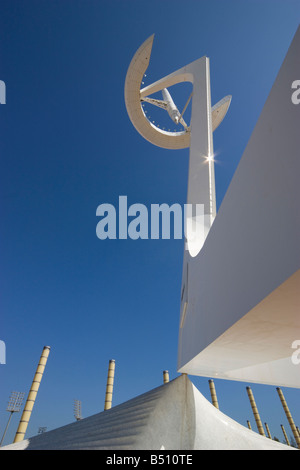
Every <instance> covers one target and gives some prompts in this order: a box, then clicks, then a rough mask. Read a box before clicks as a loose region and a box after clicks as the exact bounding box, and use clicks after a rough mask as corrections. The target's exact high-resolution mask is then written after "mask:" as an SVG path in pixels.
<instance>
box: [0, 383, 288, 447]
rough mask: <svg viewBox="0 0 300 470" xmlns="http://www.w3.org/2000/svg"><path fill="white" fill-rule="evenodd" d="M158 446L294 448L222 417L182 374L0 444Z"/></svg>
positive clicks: (31, 445) (30, 445) (226, 417)
mask: <svg viewBox="0 0 300 470" xmlns="http://www.w3.org/2000/svg"><path fill="white" fill-rule="evenodd" d="M161 449H165V450H292V448H291V447H288V446H286V445H284V444H280V443H278V442H275V441H272V440H270V439H268V438H266V437H264V436H261V435H260V434H258V433H256V432H254V431H250V430H249V429H248V428H246V427H244V426H242V425H240V424H239V423H237V422H235V421H234V420H232V419H231V418H229V417H228V416H226V415H224V414H223V413H222V412H221V411H219V410H218V409H217V408H215V407H214V406H213V405H212V404H211V403H210V402H208V401H207V400H206V399H205V398H204V397H203V395H201V393H200V392H199V391H198V390H197V389H196V388H195V386H194V385H193V384H192V383H191V382H190V380H189V379H188V377H187V376H186V375H181V376H179V377H178V378H176V379H175V380H173V381H171V382H169V383H167V384H164V385H162V386H161V387H158V388H156V389H154V390H151V391H150V392H148V393H145V394H143V395H140V396H138V397H136V398H134V399H132V400H129V401H128V402H126V403H123V404H121V405H118V406H116V407H114V408H111V409H110V410H107V411H103V412H102V413H99V414H96V415H94V416H91V417H89V418H85V419H83V420H81V421H77V422H74V423H71V424H69V425H67V426H64V427H61V428H59V429H55V430H53V431H49V432H46V433H43V434H39V435H37V436H35V437H32V438H31V439H26V440H24V441H22V442H19V443H16V444H12V445H8V446H5V447H2V448H1V450H119V451H121V450H134V451H138V450H158V451H159V450H161ZM133 455H138V454H134V453H133Z"/></svg>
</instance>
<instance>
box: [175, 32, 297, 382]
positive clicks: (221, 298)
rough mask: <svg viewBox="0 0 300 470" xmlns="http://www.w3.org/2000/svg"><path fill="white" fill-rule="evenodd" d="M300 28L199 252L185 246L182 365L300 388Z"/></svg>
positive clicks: (205, 372)
mask: <svg viewBox="0 0 300 470" xmlns="http://www.w3.org/2000/svg"><path fill="white" fill-rule="evenodd" d="M299 57H300V28H298V31H297V33H296V35H295V37H294V40H293V42H292V44H291V46H290V49H289V51H288V53H287V56H286V58H285V60H284V62H283V64H282V66H281V69H280V71H279V73H278V76H277V78H276V81H275V83H274V85H273V87H272V89H271V92H270V94H269V97H268V99H267V101H266V103H265V106H264V108H263V110H262V113H261V116H260V118H259V120H258V122H257V125H256V127H255V129H254V131H253V134H252V136H251V139H250V141H249V143H248V145H247V148H246V150H245V152H244V154H243V156H242V158H241V161H240V164H239V166H238V168H237V171H236V173H235V175H234V178H233V180H232V182H231V184H230V187H229V189H228V191H227V194H226V195H225V198H224V200H223V203H222V205H221V208H220V210H219V212H218V215H217V217H216V219H215V221H214V224H213V226H212V228H211V230H210V232H209V235H208V237H207V239H206V241H205V244H204V246H203V248H202V250H201V252H200V253H199V254H198V256H197V257H195V258H193V257H192V256H190V254H189V253H188V252H185V259H184V273H183V284H182V302H181V321H180V333H179V351H178V370H179V371H180V372H185V373H188V374H193V375H202V376H209V377H218V378H224V379H232V380H241V381H244V380H246V381H251V382H258V383H265V384H274V385H282V386H288V387H300V365H299V364H296V363H295V362H293V360H292V355H293V352H294V350H293V349H292V345H293V344H295V341H296V340H300V271H299V267H300V249H299V240H300V217H299V204H300V185H299V176H300V158H299V149H300V105H299V104H294V102H293V100H292V94H293V87H292V84H293V83H295V80H296V79H299V77H300V60H299Z"/></svg>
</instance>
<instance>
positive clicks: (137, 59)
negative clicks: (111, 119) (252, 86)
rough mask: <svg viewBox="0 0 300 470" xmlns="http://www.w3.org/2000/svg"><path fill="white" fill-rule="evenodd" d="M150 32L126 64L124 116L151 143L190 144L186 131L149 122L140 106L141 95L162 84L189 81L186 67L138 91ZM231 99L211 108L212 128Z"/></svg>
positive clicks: (149, 48) (177, 146)
mask: <svg viewBox="0 0 300 470" xmlns="http://www.w3.org/2000/svg"><path fill="white" fill-rule="evenodd" d="M153 40H154V34H153V35H152V36H150V37H149V38H148V39H147V40H146V41H145V42H144V43H143V44H142V45H141V46H140V47H139V49H138V50H137V51H136V53H135V54H134V56H133V58H132V60H131V62H130V65H129V67H128V71H127V75H126V79H125V88H124V95H125V105H126V109H127V113H128V116H129V118H130V120H131V122H132V124H133V126H134V127H135V128H136V130H137V131H138V132H139V133H140V134H141V135H142V136H143V137H144V139H146V140H148V141H149V142H151V143H152V144H154V145H157V146H158V147H162V148H166V149H182V148H187V147H189V146H190V131H189V130H184V131H180V132H167V131H164V130H162V129H160V128H159V127H157V126H155V125H154V124H153V123H151V122H150V121H149V120H148V119H147V117H146V115H145V113H144V110H143V108H142V105H141V98H142V97H146V96H147V95H150V94H152V93H155V92H156V91H159V90H161V89H163V88H165V87H166V86H171V85H174V84H176V83H180V82H182V81H189V82H192V83H193V75H192V74H191V73H190V72H189V71H188V67H187V66H186V67H183V68H182V69H180V70H178V71H176V72H174V73H173V74H170V75H168V76H167V77H164V78H163V79H161V80H159V81H158V82H156V83H155V84H152V85H149V86H148V87H146V88H144V89H142V90H141V83H142V79H143V76H144V74H145V72H146V70H147V68H148V66H149V62H150V57H151V51H152V45H153ZM230 102H231V96H226V97H225V98H223V99H222V100H221V101H219V102H218V103H217V104H216V105H215V106H214V107H213V108H212V110H211V111H212V129H213V131H214V130H215V129H216V128H217V127H218V126H219V124H220V123H221V122H222V120H223V119H224V117H225V114H226V113H227V110H228V108H229V105H230Z"/></svg>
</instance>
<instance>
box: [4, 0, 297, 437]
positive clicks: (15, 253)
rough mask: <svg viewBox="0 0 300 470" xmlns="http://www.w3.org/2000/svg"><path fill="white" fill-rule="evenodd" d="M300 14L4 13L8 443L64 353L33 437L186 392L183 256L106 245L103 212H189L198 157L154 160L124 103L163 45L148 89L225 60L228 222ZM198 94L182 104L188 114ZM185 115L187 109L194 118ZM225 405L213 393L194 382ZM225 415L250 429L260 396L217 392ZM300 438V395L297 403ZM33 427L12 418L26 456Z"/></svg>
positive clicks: (222, 153)
mask: <svg viewBox="0 0 300 470" xmlns="http://www.w3.org/2000/svg"><path fill="white" fill-rule="evenodd" d="M299 13H300V5H299V2H297V1H292V0H284V1H283V0H282V1H278V0H272V1H268V0H263V1H255V0H252V1H250V0H244V1H241V0H237V1H231V0H229V1H221V0H219V1H217V0H213V1H204V0H199V1H196V0H188V1H186V2H182V1H178V0H172V1H171V0H164V1H157V0H154V1H153V0H152V1H151V2H149V1H144V0H123V1H121V0H109V1H108V0H107V1H104V0H97V1H96V0H87V1H83V0H82V1H76V0H72V1H71V0H63V1H62V0H61V1H57V0H53V1H43V0H42V1H41V0H39V1H37V0H27V1H26V2H24V1H21V0H20V1H16V0H2V2H1V17H0V38H1V40H0V44H1V46H0V79H1V80H4V81H5V83H6V87H7V104H6V105H5V106H1V113H0V123H1V139H0V154H1V160H0V164H1V171H0V200H1V204H0V214H1V229H0V263H1V270H0V280H1V293H0V295H1V303H0V308H1V316H0V339H1V340H3V341H5V343H6V349H7V358H6V359H7V361H6V362H7V363H6V364H5V365H0V383H1V388H0V434H1V436H2V433H3V431H4V428H5V425H6V422H7V419H8V413H7V412H6V411H5V408H6V404H7V400H8V398H9V395H10V392H11V391H13V390H18V391H24V392H26V394H27V392H28V390H29V388H30V385H31V381H32V379H33V375H34V372H35V369H36V366H37V363H38V360H39V357H40V354H41V352H42V349H43V346H44V345H49V346H51V352H50V356H49V360H48V364H47V367H46V371H45V375H44V377H43V381H42V384H41V387H40V391H39V394H38V398H37V402H36V404H35V407H34V411H33V413H32V417H31V421H30V424H29V427H28V431H27V434H26V436H27V437H30V436H32V435H35V434H36V433H37V431H38V428H39V427H40V426H46V427H47V428H48V430H50V429H53V428H56V427H59V426H62V425H64V424H67V423H70V422H72V421H73V420H74V417H73V400H74V399H78V400H81V401H82V414H83V416H84V417H86V416H90V415H92V414H95V413H97V412H100V411H102V410H103V406H104V397H105V386H106V376H107V367H108V361H109V359H115V360H116V377H115V388H114V398H113V404H114V405H116V404H119V403H122V402H123V401H125V400H127V399H130V398H132V397H134V396H136V395H139V394H141V393H143V392H146V391H148V390H150V389H152V388H154V387H156V386H158V385H160V384H161V383H162V378H163V376H162V373H163V370H165V369H167V370H169V373H170V378H171V379H173V378H175V377H176V376H177V375H178V374H177V371H176V361H177V336H178V321H179V303H180V289H181V270H182V257H183V240H136V241H133V240H130V239H128V240H105V241H101V240H99V239H98V238H97V237H96V225H97V222H98V220H97V217H96V208H97V207H98V205H99V204H102V203H111V204H114V205H115V206H116V207H117V206H118V198H119V196H120V195H126V196H127V198H128V204H129V205H130V204H133V203H142V204H145V205H146V206H147V207H150V204H153V203H159V204H161V203H167V204H173V203H179V204H182V205H183V204H184V203H185V199H186V191H187V169H188V150H187V149H185V150H178V151H171V150H165V149H160V148H158V147H154V146H153V145H151V144H150V143H148V142H146V141H145V140H144V139H143V138H142V137H141V136H140V135H139V134H138V133H137V132H136V130H135V129H134V128H133V126H132V124H131V122H130V120H129V118H128V116H127V112H126V108H125V103H124V80H125V76H126V72H127V68H128V66H129V63H130V60H131V58H132V56H133V54H134V53H135V51H136V50H137V48H138V47H139V46H140V45H141V43H142V42H143V41H144V40H145V39H147V38H148V37H149V36H150V35H151V34H153V33H155V40H154V45H153V50H152V57H151V63H150V67H149V69H148V71H147V77H146V80H145V85H146V84H148V83H151V82H153V81H155V80H157V79H159V78H161V77H162V76H164V75H166V74H168V73H170V72H172V71H174V70H176V69H178V68H179V67H182V66H183V65H185V64H187V63H189V62H191V61H193V60H195V59H197V58H199V57H201V56H203V55H207V56H208V57H210V66H211V90H212V104H215V103H216V102H217V101H219V100H220V99H221V98H223V96H225V95H227V94H231V95H232V96H233V99H232V104H231V106H230V109H229V112H228V115H227V116H226V119H225V120H224V122H223V123H222V124H221V126H220V127H219V128H218V130H217V131H216V132H215V134H214V150H215V152H216V154H217V157H216V158H217V163H216V166H215V172H216V188H217V206H218V207H219V206H220V204H221V202H222V199H223V197H224V194H225V192H226V190H227V188H228V185H229V183H230V181H231V179H232V177H233V174H234V172H235V169H236V167H237V165H238V162H239V160H240V158H241V156H242V153H243V150H244V149H245V147H246V145H247V142H248V140H249V138H250V135H251V133H252V130H253V128H254V126H255V123H256V121H257V119H258V117H259V114H260V112H261V110H262V107H263V105H264V103H265V100H266V98H267V96H268V93H269V91H270V89H271V87H272V84H273V82H274V80H275V78H276V75H277V72H278V71H279V68H280V66H281V64H282V61H283V59H284V57H285V54H286V52H287V50H288V47H289V45H290V43H291V41H292V38H293V35H294V34H295V31H296V29H297V26H298V23H299ZM185 91H186V90H182V97H181V92H180V93H179V96H178V100H179V102H178V104H179V105H181V101H180V100H181V99H182V100H183V95H184V92H185ZM179 107H180V106H179ZM191 380H192V381H193V382H194V384H195V385H196V386H197V387H198V388H199V390H200V391H201V392H202V393H203V395H204V396H206V397H207V398H209V399H210V395H209V387H208V378H199V377H191ZM215 384H216V388H217V394H218V398H219V403H220V408H221V410H222V411H224V412H225V413H227V414H228V415H229V416H231V417H232V418H234V419H236V420H237V421H239V422H241V423H242V424H246V421H247V419H249V420H250V421H251V424H252V427H253V428H254V429H255V423H254V420H253V415H252V411H251V408H250V404H249V400H248V397H247V393H246V386H247V385H249V384H247V383H240V382H229V381H221V380H216V381H215ZM252 390H253V392H254V395H255V398H256V401H257V405H258V408H259V411H260V413H261V416H262V420H263V422H265V421H266V422H268V424H269V427H270V429H271V433H272V434H273V436H274V435H276V436H277V437H279V438H280V439H283V436H282V432H281V429H280V424H281V423H283V424H284V425H285V427H286V430H287V431H288V434H290V430H289V427H288V423H287V421H286V418H285V415H284V412H283V410H282V407H281V404H280V402H279V398H278V396H277V393H276V389H275V387H270V386H263V385H252ZM284 393H285V397H286V399H287V401H288V405H289V406H290V409H291V411H292V414H293V417H294V419H295V421H296V423H300V410H299V405H298V403H299V391H298V390H293V389H284ZM19 418H20V414H19V415H16V416H14V417H13V420H12V422H11V425H10V429H9V432H8V434H7V438H6V440H5V443H8V442H11V441H12V439H13V437H14V433H15V431H16V428H17V424H18V421H19Z"/></svg>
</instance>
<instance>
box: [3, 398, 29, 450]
mask: <svg viewBox="0 0 300 470" xmlns="http://www.w3.org/2000/svg"><path fill="white" fill-rule="evenodd" d="M24 395H25V393H23V392H12V393H11V395H10V398H9V401H8V404H7V408H6V411H9V412H10V416H9V419H8V422H7V425H6V428H5V431H4V433H3V436H2V439H1V442H0V447H1V446H2V443H3V440H4V438H5V435H6V432H7V430H8V426H9V423H10V420H11V418H12V415H13V414H14V413H18V412H19V411H20V409H21V406H22V403H23V399H24Z"/></svg>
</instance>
